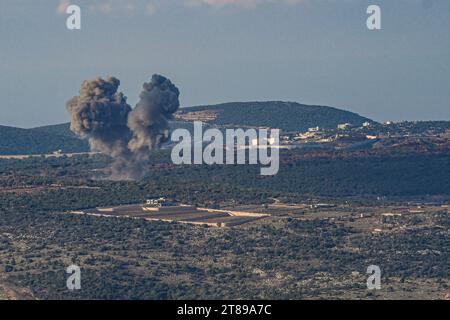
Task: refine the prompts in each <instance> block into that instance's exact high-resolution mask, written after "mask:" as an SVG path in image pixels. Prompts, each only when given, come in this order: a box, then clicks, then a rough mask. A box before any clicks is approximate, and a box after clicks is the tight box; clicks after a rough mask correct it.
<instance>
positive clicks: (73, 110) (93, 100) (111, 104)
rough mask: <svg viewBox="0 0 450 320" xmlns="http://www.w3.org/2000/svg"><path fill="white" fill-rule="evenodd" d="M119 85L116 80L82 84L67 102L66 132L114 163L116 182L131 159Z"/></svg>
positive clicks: (125, 108)
mask: <svg viewBox="0 0 450 320" xmlns="http://www.w3.org/2000/svg"><path fill="white" fill-rule="evenodd" d="M119 85H120V81H119V79H117V78H114V77H108V78H106V79H102V78H100V77H99V78H97V79H95V80H86V81H84V82H83V84H82V86H81V89H80V94H79V96H76V97H74V98H72V99H71V100H70V101H68V102H67V110H68V111H69V113H70V115H71V124H70V129H71V130H72V131H73V132H74V133H76V134H77V135H79V136H80V137H82V138H87V139H88V140H89V144H90V147H91V150H93V151H99V152H102V153H105V154H107V155H110V156H111V157H113V158H114V159H115V161H114V163H113V168H112V174H113V176H115V177H117V178H120V177H127V176H128V172H129V170H130V169H129V168H128V162H129V161H130V158H131V157H132V155H131V153H130V150H129V149H128V142H129V140H130V138H131V132H130V130H129V129H128V127H127V119H128V114H129V113H130V111H131V107H130V106H129V105H128V104H127V102H126V97H125V96H124V94H123V93H122V92H117V90H118V88H119Z"/></svg>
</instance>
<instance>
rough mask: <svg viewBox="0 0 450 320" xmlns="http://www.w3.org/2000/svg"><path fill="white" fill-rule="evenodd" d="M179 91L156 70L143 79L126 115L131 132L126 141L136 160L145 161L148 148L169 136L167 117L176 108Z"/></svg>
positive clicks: (156, 146)
mask: <svg viewBox="0 0 450 320" xmlns="http://www.w3.org/2000/svg"><path fill="white" fill-rule="evenodd" d="M179 96H180V92H179V90H178V88H177V87H176V86H175V85H174V84H173V83H172V82H171V81H170V80H169V79H167V78H165V77H163V76H161V75H158V74H155V75H153V76H152V79H151V81H150V82H149V83H144V85H143V90H142V92H141V94H140V95H139V97H140V101H139V102H138V103H137V105H136V107H135V108H134V109H133V111H132V112H131V113H130V114H129V116H128V127H129V129H130V130H131V132H132V133H133V137H132V139H131V141H130V142H129V143H128V147H129V149H130V150H131V151H132V152H133V154H134V155H135V157H136V159H137V161H145V160H147V159H148V157H149V152H150V150H152V149H154V148H158V147H159V146H160V145H161V143H162V142H164V141H166V140H167V139H168V138H169V122H168V121H169V120H170V119H172V115H173V113H175V112H176V111H177V110H178V107H179V106H180V102H179V100H178V98H179Z"/></svg>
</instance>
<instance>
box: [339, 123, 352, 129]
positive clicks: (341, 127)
mask: <svg viewBox="0 0 450 320" xmlns="http://www.w3.org/2000/svg"><path fill="white" fill-rule="evenodd" d="M351 127H352V124H351V123H348V122H347V123H340V124H338V126H337V128H338V129H339V130H346V129H348V128H351Z"/></svg>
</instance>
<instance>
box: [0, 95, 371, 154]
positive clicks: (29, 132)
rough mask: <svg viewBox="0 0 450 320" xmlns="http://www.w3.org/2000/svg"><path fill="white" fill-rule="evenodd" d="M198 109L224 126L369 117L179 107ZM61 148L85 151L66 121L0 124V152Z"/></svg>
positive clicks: (276, 106) (243, 105)
mask: <svg viewBox="0 0 450 320" xmlns="http://www.w3.org/2000/svg"><path fill="white" fill-rule="evenodd" d="M193 112H197V113H202V112H203V113H205V112H206V113H212V114H213V115H214V120H212V121H210V123H211V124H217V125H224V126H233V125H235V126H267V127H272V128H279V129H283V130H286V131H303V130H307V129H308V128H310V127H315V126H319V127H322V128H336V126H337V124H339V123H345V122H349V123H352V124H354V125H360V124H362V123H363V122H365V121H371V120H370V119H367V118H364V117H361V116H359V115H358V114H356V113H352V112H348V111H344V110H339V109H336V108H331V107H323V106H307V105H303V104H299V103H294V102H276V101H275V102H231V103H223V104H218V105H212V106H199V107H188V108H182V109H181V110H180V111H179V114H180V116H181V118H182V119H183V117H185V116H186V115H188V116H189V114H192V113H193ZM191 126H192V124H191V123H186V122H184V121H176V122H174V123H173V125H172V127H173V128H175V127H189V128H190V127H191ZM56 150H62V151H63V152H65V153H70V152H86V151H88V150H89V147H88V144H87V142H86V141H85V140H80V139H79V138H78V137H76V136H75V135H74V134H73V133H72V132H71V131H70V128H69V123H63V124H58V125H50V126H44V127H38V128H32V129H21V128H13V127H7V126H0V154H3V155H5V154H7V155H15V154H43V153H51V152H53V151H56Z"/></svg>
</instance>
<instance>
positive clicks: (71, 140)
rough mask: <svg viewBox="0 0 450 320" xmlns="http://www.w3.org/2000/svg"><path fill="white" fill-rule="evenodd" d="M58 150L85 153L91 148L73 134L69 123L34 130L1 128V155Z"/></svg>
mask: <svg viewBox="0 0 450 320" xmlns="http://www.w3.org/2000/svg"><path fill="white" fill-rule="evenodd" d="M56 150H62V151H63V152H68V153H70V152H85V151H88V150H89V147H88V144H87V142H86V141H84V140H80V139H78V138H77V137H76V136H75V135H73V134H72V132H71V131H70V129H69V124H68V123H65V124H60V125H53V126H47V127H39V128H33V129H20V128H13V127H6V126H0V154H3V155H5V154H7V155H15V154H42V153H51V152H53V151H56Z"/></svg>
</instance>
